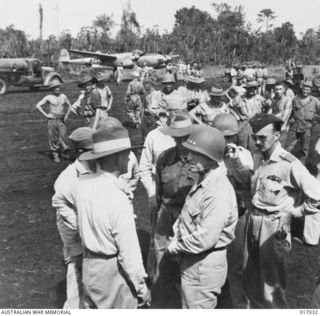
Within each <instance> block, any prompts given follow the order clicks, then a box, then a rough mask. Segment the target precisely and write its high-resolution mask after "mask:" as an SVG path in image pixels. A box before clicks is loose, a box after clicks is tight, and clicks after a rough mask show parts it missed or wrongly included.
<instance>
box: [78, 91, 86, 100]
mask: <svg viewBox="0 0 320 316" xmlns="http://www.w3.org/2000/svg"><path fill="white" fill-rule="evenodd" d="M84 94H85V93H84V91H80V95H79V100H83V99H84V96H85V95H84Z"/></svg>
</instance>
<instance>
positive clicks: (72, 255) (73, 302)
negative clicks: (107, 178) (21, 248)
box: [52, 127, 95, 309]
mask: <svg viewBox="0 0 320 316" xmlns="http://www.w3.org/2000/svg"><path fill="white" fill-rule="evenodd" d="M92 133H93V130H92V129H91V128H90V127H80V128H78V129H76V130H74V131H73V132H72V133H71V135H70V137H69V140H70V144H71V147H74V149H75V151H76V152H77V156H79V155H80V154H81V153H82V152H85V151H88V150H91V149H92ZM94 171H95V162H89V163H87V162H86V161H82V162H81V161H79V159H78V158H77V159H76V160H75V162H74V163H73V164H71V165H69V166H68V167H67V168H66V169H65V170H64V171H62V173H61V174H60V175H59V177H58V178H57V180H56V182H55V184H54V190H55V194H54V196H53V197H52V206H53V207H54V208H55V209H56V210H57V228H58V231H59V234H60V237H61V239H62V242H63V256H64V261H65V263H66V265H67V277H66V279H67V300H66V302H65V303H64V306H63V308H68V309H69V308H71V309H74V308H83V297H82V296H83V295H82V286H81V270H82V248H81V241H80V237H79V230H78V215H77V210H76V207H75V200H74V198H75V197H74V193H75V192H74V191H75V186H76V184H77V182H78V181H79V177H80V176H81V175H84V174H88V173H92V172H94Z"/></svg>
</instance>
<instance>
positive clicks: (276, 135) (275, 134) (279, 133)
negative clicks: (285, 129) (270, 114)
mask: <svg viewBox="0 0 320 316" xmlns="http://www.w3.org/2000/svg"><path fill="white" fill-rule="evenodd" d="M280 135H281V132H275V133H274V136H275V138H276V140H279V138H280Z"/></svg>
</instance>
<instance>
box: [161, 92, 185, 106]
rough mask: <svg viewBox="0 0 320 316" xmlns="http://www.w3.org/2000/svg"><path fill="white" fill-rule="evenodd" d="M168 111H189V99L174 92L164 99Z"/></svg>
mask: <svg viewBox="0 0 320 316" xmlns="http://www.w3.org/2000/svg"><path fill="white" fill-rule="evenodd" d="M163 100H164V103H165V104H166V109H167V110H185V109H187V107H188V106H187V99H186V97H185V96H184V95H182V94H181V93H179V92H173V93H170V94H168V95H165V96H164V97H163Z"/></svg>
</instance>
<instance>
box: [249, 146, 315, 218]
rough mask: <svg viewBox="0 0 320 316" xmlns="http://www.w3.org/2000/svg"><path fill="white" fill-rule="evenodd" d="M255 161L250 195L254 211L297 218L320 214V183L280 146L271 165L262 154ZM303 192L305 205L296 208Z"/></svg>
mask: <svg viewBox="0 0 320 316" xmlns="http://www.w3.org/2000/svg"><path fill="white" fill-rule="evenodd" d="M253 161H254V174H253V176H252V178H251V192H252V196H253V199H252V204H253V206H254V207H257V208H259V209H263V210H266V211H267V212H270V213H272V212H282V211H286V212H291V213H292V214H293V215H294V216H302V214H304V213H317V212H319V209H318V207H319V206H320V182H319V181H318V180H317V179H316V178H315V177H313V176H312V175H311V174H310V173H309V171H308V170H307V169H306V168H305V167H304V166H303V164H302V163H301V162H300V161H299V160H298V159H296V158H295V157H294V156H292V155H291V154H289V153H288V152H287V151H286V150H284V149H283V148H282V147H281V145H280V143H278V144H277V145H276V147H275V148H274V150H273V152H272V154H271V157H270V158H269V160H268V161H265V160H264V159H263V156H262V154H261V153H260V152H257V153H256V154H255V155H254V157H253ZM301 192H302V193H304V194H305V196H306V199H305V200H304V202H303V204H302V205H297V203H298V202H299V198H300V193H301Z"/></svg>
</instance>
